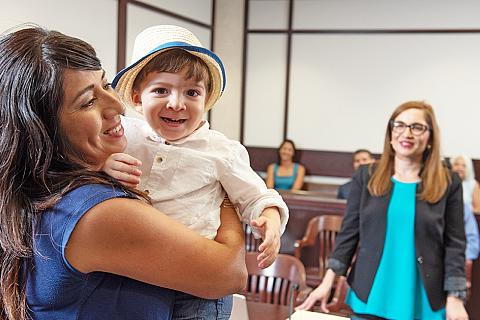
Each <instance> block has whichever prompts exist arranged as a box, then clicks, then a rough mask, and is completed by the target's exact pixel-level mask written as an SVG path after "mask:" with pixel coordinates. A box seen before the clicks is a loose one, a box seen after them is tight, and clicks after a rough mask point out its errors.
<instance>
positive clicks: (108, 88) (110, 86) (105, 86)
mask: <svg viewBox="0 0 480 320" xmlns="http://www.w3.org/2000/svg"><path fill="white" fill-rule="evenodd" d="M111 88H112V83H111V82H108V83H106V84H105V85H104V86H103V89H104V90H110V89H111Z"/></svg>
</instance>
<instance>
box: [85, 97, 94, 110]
mask: <svg viewBox="0 0 480 320" xmlns="http://www.w3.org/2000/svg"><path fill="white" fill-rule="evenodd" d="M96 100H97V98H93V99H91V100H90V101H88V102H87V103H85V104H84V105H83V106H82V108H90V107H91V106H93V105H94V104H95V101H96Z"/></svg>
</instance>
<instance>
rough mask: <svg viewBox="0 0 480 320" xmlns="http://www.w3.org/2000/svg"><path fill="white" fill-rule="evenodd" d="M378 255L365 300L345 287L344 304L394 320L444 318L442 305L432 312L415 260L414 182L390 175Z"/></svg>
mask: <svg viewBox="0 0 480 320" xmlns="http://www.w3.org/2000/svg"><path fill="white" fill-rule="evenodd" d="M392 181H393V192H392V197H391V199H390V203H389V206H388V211H387V230H386V235H385V244H384V248H383V253H382V258H381V260H380V265H379V266H378V270H377V273H376V275H375V279H374V281H373V285H372V290H371V292H370V295H369V296H368V300H367V303H364V302H363V301H361V300H360V299H359V298H358V297H357V296H356V295H355V292H353V291H352V290H349V292H348V294H347V298H346V302H347V304H349V305H350V306H351V307H352V310H353V311H354V312H355V313H359V314H369V315H375V316H377V317H382V318H386V319H395V320H412V319H425V320H437V319H438V320H440V319H445V308H443V309H440V310H438V311H436V312H434V311H432V308H431V307H430V303H429V302H428V298H427V294H426V292H425V288H424V286H423V282H422V279H421V277H420V274H419V272H418V269H417V266H416V260H415V234H414V224H415V196H416V188H417V184H416V183H404V182H400V181H397V180H395V179H393V178H392Z"/></svg>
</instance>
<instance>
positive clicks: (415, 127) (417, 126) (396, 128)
mask: <svg viewBox="0 0 480 320" xmlns="http://www.w3.org/2000/svg"><path fill="white" fill-rule="evenodd" d="M390 126H391V127H392V131H393V132H395V133H402V132H404V131H405V130H406V129H407V128H410V132H411V133H412V134H413V135H414V136H420V135H422V134H423V133H424V132H425V131H427V130H431V129H430V128H429V127H427V126H426V125H424V124H421V123H412V124H406V123H405V122H402V121H390Z"/></svg>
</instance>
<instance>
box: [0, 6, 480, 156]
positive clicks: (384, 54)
mask: <svg viewBox="0 0 480 320" xmlns="http://www.w3.org/2000/svg"><path fill="white" fill-rule="evenodd" d="M144 2H146V3H149V4H151V5H155V6H158V7H162V8H166V9H167V10H170V11H173V12H177V13H179V14H181V15H184V16H187V17H190V18H193V19H196V20H200V21H202V22H205V23H208V22H209V20H210V19H211V10H210V6H211V4H212V0H144ZM1 5H2V10H1V11H0V31H4V30H6V29H8V28H10V27H13V26H16V25H18V24H20V23H25V22H33V23H37V24H40V25H42V26H45V27H47V28H51V29H57V30H59V31H61V32H64V33H66V34H69V35H73V36H77V37H79V38H82V39H84V40H86V41H88V42H90V43H91V44H92V45H93V46H94V47H95V48H96V50H97V51H98V55H99V57H100V58H101V59H102V61H103V64H104V67H105V69H106V70H107V73H108V75H109V76H110V78H111V77H113V75H114V74H115V72H116V46H117V43H116V38H117V1H116V0H84V1H73V0H42V1H30V0H16V1H2V3H1ZM243 8H244V0H238V1H237V0H235V1H232V0H217V14H216V17H215V19H216V25H217V29H216V32H215V39H214V40H215V51H216V52H217V53H218V54H219V55H220V56H221V58H222V60H223V61H224V63H225V66H226V69H227V88H226V92H225V94H224V96H223V97H222V99H221V100H220V101H219V102H218V104H217V106H216V107H215V108H214V109H213V111H212V114H211V122H212V127H213V128H214V129H217V130H220V131H222V132H224V133H225V134H227V136H229V137H231V138H234V139H238V138H239V133H240V100H241V96H240V94H241V70H242V52H243V43H242V41H243V33H242V32H243ZM286 10H288V1H286V0H261V1H260V0H253V1H252V2H251V3H250V12H251V16H250V19H249V28H269V29H270V28H271V29H280V30H281V29H284V28H286V26H287V20H286V19H287V17H288V14H287V12H286ZM478 12H480V1H476V0H462V1H453V0H423V1H414V0H406V1H385V0H362V1H358V0H341V1H339V0H295V7H294V13H295V15H294V20H293V24H294V28H297V29H304V30H308V29H325V30H332V29H335V30H338V29H353V30H362V29H389V28H390V29H411V28H414V29H415V28H417V29H418V28H424V29H454V28H468V29H480V18H479V17H478ZM127 19H128V25H127V46H128V47H127V62H128V61H129V56H130V52H131V46H132V45H133V39H134V36H135V34H136V33H138V32H139V31H140V30H141V29H143V28H144V27H146V26H148V25H153V24H160V23H177V24H180V25H183V26H185V27H187V28H190V29H192V30H193V31H194V33H196V34H197V35H198V37H199V38H200V40H201V41H202V42H203V43H204V44H205V45H206V46H208V45H209V42H210V34H209V32H208V31H206V30H205V29H204V28H202V27H198V26H192V25H189V24H185V23H182V22H181V21H178V20H177V19H172V18H170V17H166V16H164V15H161V14H157V13H151V12H147V11H146V10H145V9H142V8H139V7H137V6H132V5H129V7H128V12H127ZM248 42H249V46H248V51H247V55H248V65H247V67H248V68H247V78H246V79H247V82H246V90H247V95H246V110H245V111H246V114H245V126H244V131H245V140H244V142H245V144H247V145H251V146H268V147H276V146H277V145H278V144H279V143H280V141H281V140H282V132H283V121H284V119H283V113H284V105H285V103H284V99H285V78H284V77H285V59H286V38H285V36H283V35H279V34H277V35H264V34H262V35H260V34H255V35H250V36H249V38H248ZM479 61H480V34H469V35H460V34H422V35H415V34H408V35H405V34H383V35H378V34H376V35H373V34H341V35H339V34H337V35H326V34H315V35H313V34H311V35H308V34H302V35H299V34H296V35H294V36H293V38H292V69H291V79H290V85H291V87H290V90H291V91H290V100H289V103H290V105H289V108H290V109H289V121H288V127H287V131H288V135H289V137H290V138H292V139H294V140H295V141H296V142H297V144H298V146H299V147H300V148H304V149H314V150H315V149H316V150H335V151H353V150H355V149H357V148H358V147H367V148H370V149H372V150H373V151H375V152H380V151H381V144H382V136H383V131H384V128H385V125H386V123H385V121H386V119H387V118H388V116H389V114H390V113H391V111H392V110H393V109H394V108H395V107H396V106H397V105H398V104H400V103H401V102H403V101H405V100H409V99H425V100H427V101H428V102H430V103H431V104H432V105H433V106H434V107H435V109H436V111H437V116H438V120H439V122H440V126H441V129H442V138H443V147H444V151H445V152H444V153H445V154H446V155H450V154H455V153H467V154H469V155H471V156H472V157H474V158H480V148H478V147H477V145H478V140H479V139H480V134H479V133H478V132H479V129H478V128H477V125H476V124H477V123H478V120H479V119H480V108H479V107H480V78H479V77H480V62H479Z"/></svg>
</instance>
